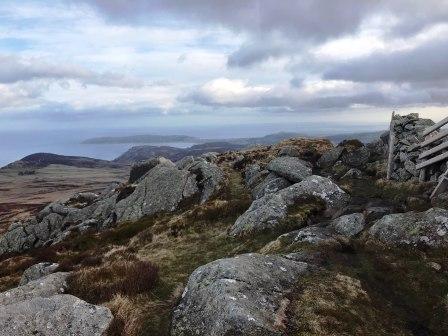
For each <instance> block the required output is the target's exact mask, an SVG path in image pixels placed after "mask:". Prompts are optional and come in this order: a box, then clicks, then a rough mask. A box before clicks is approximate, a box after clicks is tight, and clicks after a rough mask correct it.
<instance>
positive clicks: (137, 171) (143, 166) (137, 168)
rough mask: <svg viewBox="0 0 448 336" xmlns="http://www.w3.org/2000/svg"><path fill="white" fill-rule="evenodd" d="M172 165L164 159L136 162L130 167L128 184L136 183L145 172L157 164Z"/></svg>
mask: <svg viewBox="0 0 448 336" xmlns="http://www.w3.org/2000/svg"><path fill="white" fill-rule="evenodd" d="M161 163H163V164H167V165H170V163H171V164H172V162H171V161H169V160H167V159H165V158H162V157H160V158H151V159H149V160H146V161H143V162H138V163H135V164H133V165H132V167H131V172H130V174H129V183H135V182H137V181H138V180H139V179H140V178H141V177H143V176H144V175H145V174H146V173H147V172H149V171H150V170H151V169H153V168H154V167H156V166H157V165H159V164H161Z"/></svg>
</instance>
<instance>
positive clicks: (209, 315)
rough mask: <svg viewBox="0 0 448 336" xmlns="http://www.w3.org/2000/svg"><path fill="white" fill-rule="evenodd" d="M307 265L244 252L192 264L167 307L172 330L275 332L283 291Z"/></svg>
mask: <svg viewBox="0 0 448 336" xmlns="http://www.w3.org/2000/svg"><path fill="white" fill-rule="evenodd" d="M310 270H311V268H310V266H309V264H307V263H304V262H296V261H293V260H290V259H286V258H283V257H280V256H265V255H260V254H245V255H240V256H237V257H234V258H229V259H220V260H216V261H214V262H211V263H209V264H207V265H204V266H201V267H199V268H198V269H196V270H195V271H194V272H193V274H192V275H191V276H190V278H189V280H188V283H187V286H186V288H185V290H184V293H183V295H182V299H181V301H180V303H179V305H178V306H177V307H176V308H175V310H174V313H173V320H172V327H171V335H172V336H190V335H197V336H201V335H203V336H222V335H245V336H256V335H257V336H259V335H264V336H279V335H284V334H285V330H284V329H285V327H284V326H282V323H278V322H279V321H282V320H283V318H285V316H284V314H285V312H284V308H285V305H286V304H287V303H288V300H287V296H288V294H289V293H290V292H291V291H292V290H293V289H294V288H295V286H296V284H297V283H298V282H299V281H300V278H301V277H303V276H305V275H307V274H309V272H310Z"/></svg>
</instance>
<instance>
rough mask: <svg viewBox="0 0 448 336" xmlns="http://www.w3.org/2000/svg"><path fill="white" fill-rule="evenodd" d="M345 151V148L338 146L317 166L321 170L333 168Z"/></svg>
mask: <svg viewBox="0 0 448 336" xmlns="http://www.w3.org/2000/svg"><path fill="white" fill-rule="evenodd" d="M344 150H345V149H344V147H342V146H338V147H334V148H332V149H330V150H328V151H326V152H325V153H324V154H322V156H321V157H320V159H319V160H318V161H317V165H318V166H319V167H320V168H328V167H331V166H332V165H334V164H335V163H336V161H338V160H339V158H340V157H341V155H342V153H343V152H344Z"/></svg>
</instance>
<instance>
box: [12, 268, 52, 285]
mask: <svg viewBox="0 0 448 336" xmlns="http://www.w3.org/2000/svg"><path fill="white" fill-rule="evenodd" d="M58 267H59V264H57V263H51V262H41V263H38V264H35V265H33V266H31V267H29V268H27V269H26V270H25V271H24V272H23V274H22V278H21V279H20V282H19V285H26V284H27V283H28V282H30V281H33V280H37V279H40V278H42V277H44V276H46V275H49V274H51V273H54V272H55V271H56V269H57V268H58Z"/></svg>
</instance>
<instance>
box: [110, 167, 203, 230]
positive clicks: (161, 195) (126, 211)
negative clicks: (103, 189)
mask: <svg viewBox="0 0 448 336" xmlns="http://www.w3.org/2000/svg"><path fill="white" fill-rule="evenodd" d="M198 192H199V189H198V187H197V184H196V175H195V174H192V173H190V172H189V171H187V170H179V169H177V167H176V166H175V165H174V164H171V165H168V164H159V165H157V166H156V167H154V168H152V169H151V170H150V171H149V172H148V173H147V174H146V175H145V177H144V178H143V179H142V180H141V181H140V183H139V184H138V185H137V187H136V188H135V191H134V192H133V193H132V194H131V195H130V196H129V197H127V198H125V199H123V200H121V201H119V202H118V203H117V204H116V206H115V213H116V215H117V221H118V222H124V221H136V220H138V219H140V218H142V217H143V216H149V215H153V214H155V213H158V212H162V211H167V212H172V211H174V210H176V209H177V208H178V206H179V204H180V203H181V202H182V201H183V200H186V199H188V198H190V197H193V196H194V195H195V194H197V193H198Z"/></svg>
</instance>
